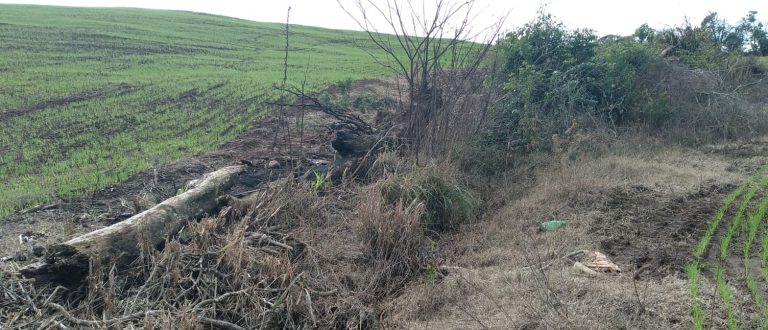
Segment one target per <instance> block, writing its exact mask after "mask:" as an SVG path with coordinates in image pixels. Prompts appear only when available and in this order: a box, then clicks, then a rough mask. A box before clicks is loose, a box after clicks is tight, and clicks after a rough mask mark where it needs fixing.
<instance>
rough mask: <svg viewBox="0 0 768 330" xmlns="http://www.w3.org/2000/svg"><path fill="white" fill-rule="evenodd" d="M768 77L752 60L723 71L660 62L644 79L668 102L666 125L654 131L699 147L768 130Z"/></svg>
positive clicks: (642, 77)
mask: <svg viewBox="0 0 768 330" xmlns="http://www.w3.org/2000/svg"><path fill="white" fill-rule="evenodd" d="M765 77H766V76H765V74H764V73H760V72H759V71H758V72H755V71H754V65H750V63H749V61H734V62H731V63H728V65H727V66H726V67H724V68H723V69H722V70H719V71H712V70H702V69H695V70H692V69H688V68H686V67H684V66H681V65H679V64H676V63H659V64H657V65H655V66H653V67H651V68H649V69H648V70H647V71H646V72H643V73H642V74H641V76H640V77H639V82H640V83H639V84H640V86H642V87H644V88H648V92H649V93H653V94H655V95H662V96H666V97H667V98H668V105H667V109H668V110H667V112H666V114H662V116H663V117H665V118H663V122H662V123H661V124H659V125H658V126H657V130H653V129H651V130H650V131H651V132H658V133H660V134H661V135H662V136H666V137H668V138H670V139H671V140H675V141H683V142H686V143H689V144H694V145H700V144H709V143H715V142H719V141H727V140H733V139H744V138H752V137H755V136H757V135H759V134H763V133H765V132H768V116H766V115H765V111H764V109H762V106H760V104H761V102H764V101H765V99H766V98H768V89H767V88H766V87H765V86H767V85H768V82H766V81H765ZM639 129H644V128H642V127H641V128H639Z"/></svg>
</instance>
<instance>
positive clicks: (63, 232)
mask: <svg viewBox="0 0 768 330" xmlns="http://www.w3.org/2000/svg"><path fill="white" fill-rule="evenodd" d="M392 84H393V82H392V81H387V80H366V81H358V82H355V83H354V84H353V86H352V89H351V91H350V95H353V96H366V95H367V96H371V97H373V96H376V97H382V95H384V96H385V97H392V96H393V95H394V94H393V93H395V92H394V90H396V89H395V88H394V87H393V86H392ZM129 87H130V86H117V87H115V88H114V91H117V92H121V91H122V92H129V91H130V88H129ZM329 90H330V93H333V88H331V89H329ZM114 91H113V90H110V91H95V92H94V93H91V94H93V95H91V94H88V95H85V96H83V97H98V96H99V95H102V94H104V93H107V92H114ZM332 95H333V94H332ZM74 97H80V96H74ZM62 102H66V100H62ZM379 110H384V111H386V109H379ZM29 111H34V110H33V109H29ZM376 113H377V110H376V109H366V110H365V112H361V113H358V114H359V115H360V116H361V117H363V118H365V119H366V120H367V121H369V122H374V121H375V120H374V117H375V116H376ZM300 115H301V111H300V110H299V109H287V112H286V116H285V118H284V120H285V122H286V123H289V124H290V126H291V127H290V129H291V132H290V133H291V138H290V141H291V144H290V145H289V144H288V140H289V139H288V138H286V136H285V134H284V133H283V131H281V132H280V135H279V136H278V139H277V141H278V143H277V145H276V146H275V147H274V148H273V144H274V141H275V139H274V132H275V127H279V125H278V124H279V119H278V117H277V116H269V117H267V118H265V119H263V120H261V121H259V122H257V123H254V127H253V128H252V129H251V130H249V131H247V132H245V133H244V134H242V135H241V136H240V137H239V138H237V139H235V140H233V141H230V142H226V143H224V144H222V145H221V146H219V148H217V149H216V150H213V151H210V152H206V153H203V154H200V155H196V156H191V157H187V158H183V159H179V160H177V161H175V162H172V163H170V164H166V165H163V166H159V167H157V168H153V169H149V170H146V171H142V172H140V173H137V174H135V175H133V176H131V177H130V178H128V179H127V180H126V181H124V182H122V183H119V184H113V185H110V186H107V187H105V188H103V189H100V190H97V191H95V192H93V193H91V194H88V195H86V196H82V197H80V198H74V199H71V200H59V201H57V202H56V203H54V204H51V205H46V207H45V208H44V209H43V210H39V211H35V212H28V213H24V212H23V211H22V212H20V213H17V214H14V215H11V216H9V217H8V218H6V219H3V220H2V221H0V228H2V230H0V257H6V256H16V257H20V259H25V257H26V256H27V255H28V254H29V252H30V251H31V250H32V247H33V246H36V245H48V244H53V243H57V242H63V241H65V240H67V239H69V238H71V237H73V236H76V235H78V234H82V233H85V232H89V231H93V230H96V229H99V228H102V227H105V226H108V225H111V224H113V223H116V222H119V221H122V220H125V219H127V218H129V217H130V216H132V215H134V214H137V213H139V212H141V211H144V210H146V209H148V208H150V207H152V206H154V205H155V204H157V203H159V202H161V201H163V200H165V199H167V198H169V197H172V196H174V195H176V193H177V191H178V189H179V188H181V187H182V186H183V185H184V183H185V182H187V181H189V180H192V179H196V178H199V177H200V176H201V175H203V174H205V173H207V172H211V171H214V170H216V169H218V168H221V167H224V166H229V165H239V164H241V163H242V161H243V160H245V161H247V162H249V163H250V164H252V165H254V166H253V167H249V168H248V171H247V172H246V173H245V174H244V175H243V176H242V178H243V179H242V180H240V182H239V183H238V184H237V185H236V186H234V187H233V188H231V190H230V191H228V193H230V194H233V195H236V194H239V193H242V192H246V191H249V190H253V189H254V188H256V187H258V186H259V185H261V184H263V183H265V182H269V181H273V180H275V179H277V178H283V177H287V176H300V175H302V174H304V172H306V171H307V170H308V169H309V168H311V167H312V166H313V165H314V163H315V162H317V161H319V160H321V161H322V160H324V161H328V160H333V159H334V156H335V151H334V150H333V148H331V146H330V141H331V139H332V138H333V134H334V133H333V130H331V129H330V125H331V124H332V123H333V120H332V118H329V117H328V116H325V115H324V114H322V113H320V112H312V111H307V112H305V118H304V123H305V129H304V140H303V141H304V142H303V143H301V144H300V143H299V141H300V140H301V136H300V134H299V131H298V130H297V129H296V128H295V124H296V122H297V119H298V118H299V117H300ZM274 161H276V162H277V163H278V164H279V166H273V167H271V168H269V164H270V162H274ZM21 234H27V236H29V235H31V236H35V240H34V241H32V242H27V243H25V244H23V245H19V235H21ZM20 261H21V260H20Z"/></svg>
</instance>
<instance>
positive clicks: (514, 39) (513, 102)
mask: <svg viewBox="0 0 768 330" xmlns="http://www.w3.org/2000/svg"><path fill="white" fill-rule="evenodd" d="M648 33H650V32H647V33H645V34H648ZM646 38H649V37H647V36H646ZM500 47H501V48H502V49H503V51H504V55H505V57H506V60H505V66H504V69H503V73H504V74H505V75H506V81H505V83H504V84H503V91H502V93H503V94H504V95H505V97H504V100H505V101H504V102H502V103H501V104H500V106H499V107H498V108H497V109H495V112H494V114H493V122H494V124H493V125H491V126H490V128H489V130H488V134H487V135H488V136H486V137H484V138H485V139H486V140H496V141H499V142H501V143H505V142H509V141H512V140H522V141H525V143H526V144H527V145H528V148H527V149H528V150H531V149H540V148H543V149H547V148H548V147H549V143H550V141H551V136H552V135H553V134H560V133H562V132H563V131H565V130H566V129H567V128H568V127H570V126H571V125H572V123H573V122H574V121H575V120H577V119H579V118H581V117H586V116H588V117H591V118H600V119H602V120H603V121H604V122H606V123H608V124H610V125H612V126H616V125H621V124H624V123H628V122H630V121H631V120H634V119H639V118H644V117H645V116H644V115H643V111H647V112H650V113H653V116H654V118H663V117H664V112H665V111H666V109H665V108H664V98H661V99H659V100H656V99H650V100H649V98H648V97H647V95H648V93H644V91H643V90H640V89H638V86H637V84H636V80H637V75H638V72H641V71H642V70H644V69H645V68H646V67H648V66H649V65H651V64H654V63H658V62H660V61H661V57H660V55H659V54H658V51H657V50H656V49H655V48H653V47H652V46H650V45H648V44H644V43H639V42H636V41H634V40H630V39H627V38H603V39H601V40H598V39H597V37H596V36H595V35H594V33H593V32H592V31H590V30H573V31H570V30H567V29H565V27H564V26H563V25H562V23H559V22H556V21H555V20H554V19H553V18H552V17H551V16H550V15H548V14H545V13H540V14H539V17H538V18H537V19H536V20H535V21H534V22H532V23H529V24H526V25H525V26H524V27H523V28H521V29H519V30H518V31H515V32H513V33H510V34H509V35H507V37H506V39H504V40H503V41H502V42H500ZM488 137H490V139H488Z"/></svg>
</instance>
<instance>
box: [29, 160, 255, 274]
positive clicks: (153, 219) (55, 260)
mask: <svg viewBox="0 0 768 330" xmlns="http://www.w3.org/2000/svg"><path fill="white" fill-rule="evenodd" d="M243 170H244V166H230V167H225V168H222V169H220V170H218V171H215V172H211V173H207V174H205V175H204V176H203V177H202V178H201V179H198V180H194V181H192V182H191V183H190V184H189V186H190V187H189V189H188V190H187V191H185V192H183V193H181V194H179V195H177V196H174V197H171V198H169V199H167V200H165V201H163V202H161V203H160V204H158V205H156V206H154V207H152V208H150V209H148V210H146V211H144V212H141V213H139V214H137V215H134V216H133V217H131V218H129V219H127V220H125V221H122V222H119V223H116V224H114V225H112V226H109V227H105V228H102V229H99V230H96V231H93V232H90V233H87V234H85V235H82V236H78V237H75V238H73V239H71V240H69V241H67V242H64V243H62V244H57V245H54V246H52V247H50V248H49V249H48V251H49V253H48V254H47V255H46V256H45V258H44V259H43V260H42V261H39V262H36V263H34V264H31V265H28V266H26V267H24V268H22V269H21V270H20V272H21V274H22V275H24V276H25V277H28V278H35V279H36V280H38V281H42V282H56V283H59V284H65V285H66V284H68V283H69V284H74V283H78V282H80V281H82V279H83V278H85V276H86V275H87V274H88V270H89V267H90V264H91V263H93V264H94V265H101V264H107V263H114V265H115V266H117V267H118V268H119V267H122V266H125V265H126V264H127V263H130V262H132V261H133V260H135V258H136V257H137V256H139V254H140V252H141V248H140V245H141V244H142V243H145V244H146V243H148V244H151V245H152V246H153V247H160V246H162V244H163V243H164V242H165V239H166V238H167V237H169V236H171V235H174V234H176V233H177V232H178V231H179V230H181V228H182V227H183V226H184V225H186V224H187V223H188V222H189V221H190V220H191V219H195V218H200V217H203V216H205V215H206V214H211V213H212V212H214V211H215V210H216V209H217V208H219V207H220V206H221V205H220V203H221V202H220V200H219V198H218V197H219V196H220V194H221V193H222V192H223V191H225V190H227V189H229V188H230V187H232V186H233V185H234V184H235V183H236V181H237V178H238V176H239V174H240V173H241V172H242V171H243Z"/></svg>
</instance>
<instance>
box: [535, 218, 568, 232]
mask: <svg viewBox="0 0 768 330" xmlns="http://www.w3.org/2000/svg"><path fill="white" fill-rule="evenodd" d="M563 226H565V221H563V220H550V221H547V222H542V223H541V225H540V226H539V230H540V231H555V230H558V229H560V228H562V227H563Z"/></svg>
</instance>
